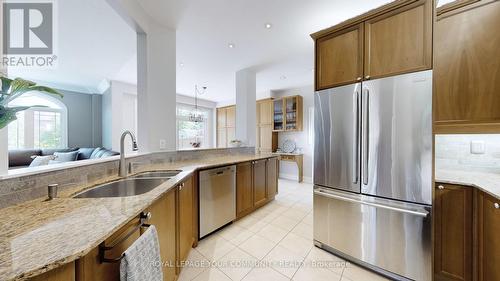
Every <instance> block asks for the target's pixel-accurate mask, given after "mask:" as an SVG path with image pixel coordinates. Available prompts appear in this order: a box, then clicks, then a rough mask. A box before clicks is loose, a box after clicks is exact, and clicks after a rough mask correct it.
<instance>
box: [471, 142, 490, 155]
mask: <svg viewBox="0 0 500 281" xmlns="http://www.w3.org/2000/svg"><path fill="white" fill-rule="evenodd" d="M485 146H486V145H485V144H484V141H471V142H470V153H471V154H484V152H485V150H486V148H485Z"/></svg>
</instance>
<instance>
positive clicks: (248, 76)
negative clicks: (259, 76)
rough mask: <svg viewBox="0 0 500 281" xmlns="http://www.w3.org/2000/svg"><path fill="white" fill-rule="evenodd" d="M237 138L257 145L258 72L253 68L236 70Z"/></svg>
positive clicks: (250, 144)
mask: <svg viewBox="0 0 500 281" xmlns="http://www.w3.org/2000/svg"><path fill="white" fill-rule="evenodd" d="M235 80H236V139H238V140H241V141H243V142H244V143H245V144H246V145H248V146H255V136H256V132H255V130H256V129H255V128H256V127H255V126H256V123H255V122H256V119H255V111H256V108H255V107H256V73H255V71H254V70H252V69H242V70H240V71H237V72H236V79H235Z"/></svg>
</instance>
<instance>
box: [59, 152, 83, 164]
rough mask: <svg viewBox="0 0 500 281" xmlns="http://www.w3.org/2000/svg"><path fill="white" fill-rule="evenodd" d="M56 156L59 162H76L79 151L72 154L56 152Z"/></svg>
mask: <svg viewBox="0 0 500 281" xmlns="http://www.w3.org/2000/svg"><path fill="white" fill-rule="evenodd" d="M54 156H55V159H54V160H56V161H57V162H72V161H76V158H77V157H78V151H72V152H54Z"/></svg>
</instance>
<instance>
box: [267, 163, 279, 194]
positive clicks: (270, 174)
mask: <svg viewBox="0 0 500 281" xmlns="http://www.w3.org/2000/svg"><path fill="white" fill-rule="evenodd" d="M266 178H267V179H266V181H267V200H272V199H274V196H276V194H278V159H277V158H270V159H267V162H266Z"/></svg>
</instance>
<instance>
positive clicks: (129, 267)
mask: <svg viewBox="0 0 500 281" xmlns="http://www.w3.org/2000/svg"><path fill="white" fill-rule="evenodd" d="M123 255H124V256H123V258H122V260H121V262H120V280H121V281H162V280H163V271H162V264H161V257H160V243H159V242H158V233H157V232H156V228H155V227H154V225H151V226H149V228H148V229H147V230H146V231H145V232H144V234H142V235H141V236H140V237H139V238H138V239H137V240H136V241H135V242H134V243H133V244H132V245H131V246H130V247H129V248H128V249H127V250H126V251H125V253H123Z"/></svg>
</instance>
